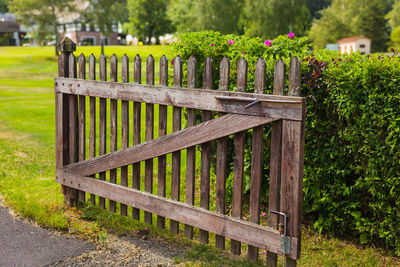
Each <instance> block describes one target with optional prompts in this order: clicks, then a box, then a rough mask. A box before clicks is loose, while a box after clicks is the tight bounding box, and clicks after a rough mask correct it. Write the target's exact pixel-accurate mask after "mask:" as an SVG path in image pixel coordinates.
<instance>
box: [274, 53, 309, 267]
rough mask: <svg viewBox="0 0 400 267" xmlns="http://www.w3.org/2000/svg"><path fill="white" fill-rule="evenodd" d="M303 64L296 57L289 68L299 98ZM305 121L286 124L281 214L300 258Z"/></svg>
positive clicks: (289, 263) (292, 90) (291, 261)
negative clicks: (286, 217)
mask: <svg viewBox="0 0 400 267" xmlns="http://www.w3.org/2000/svg"><path fill="white" fill-rule="evenodd" d="M300 88H301V72H300V61H299V59H298V58H297V57H293V58H292V59H291V61H290V67H289V95H292V96H300ZM303 112H304V113H303V120H302V121H290V120H283V123H282V163H281V164H282V165H281V166H282V169H281V179H282V180H281V203H280V206H281V207H280V208H281V212H283V213H285V214H287V215H288V227H287V235H288V236H290V237H294V238H297V239H298V244H297V253H296V254H297V255H298V256H300V246H301V244H300V240H301V208H302V202H303V164H304V136H305V134H304V128H305V124H304V118H305V107H304V108H303ZM286 266H288V267H295V266H297V261H296V260H294V259H290V258H288V257H286Z"/></svg>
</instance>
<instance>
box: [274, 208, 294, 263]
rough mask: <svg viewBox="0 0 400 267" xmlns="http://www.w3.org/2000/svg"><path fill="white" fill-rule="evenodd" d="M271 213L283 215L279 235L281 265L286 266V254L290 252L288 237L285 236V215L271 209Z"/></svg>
mask: <svg viewBox="0 0 400 267" xmlns="http://www.w3.org/2000/svg"><path fill="white" fill-rule="evenodd" d="M271 213H274V214H277V215H280V216H283V235H281V252H282V253H283V266H284V267H286V257H285V255H286V254H290V238H289V237H288V236H286V229H287V215H286V214H285V213H283V212H280V211H277V210H271Z"/></svg>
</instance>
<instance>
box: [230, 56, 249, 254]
mask: <svg viewBox="0 0 400 267" xmlns="http://www.w3.org/2000/svg"><path fill="white" fill-rule="evenodd" d="M237 73H238V74H237V90H238V91H239V92H246V87H247V61H246V59H245V58H242V59H241V60H240V61H239V63H238V70H237ZM245 137H246V132H239V133H236V134H235V136H234V142H235V157H234V159H233V166H234V167H233V171H234V173H233V174H234V175H233V192H232V216H233V217H237V218H241V217H242V196H243V174H244V145H245ZM231 252H232V253H233V254H237V255H240V252H241V244H240V242H237V241H235V240H231Z"/></svg>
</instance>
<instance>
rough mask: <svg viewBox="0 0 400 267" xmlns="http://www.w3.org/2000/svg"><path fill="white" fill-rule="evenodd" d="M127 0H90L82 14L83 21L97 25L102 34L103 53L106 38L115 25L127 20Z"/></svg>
mask: <svg viewBox="0 0 400 267" xmlns="http://www.w3.org/2000/svg"><path fill="white" fill-rule="evenodd" d="M127 19H128V16H127V14H126V0H116V1H114V0H90V1H89V6H88V7H87V8H86V10H85V12H84V13H83V14H82V15H81V18H80V22H81V23H85V24H86V23H89V24H91V25H93V26H97V27H98V28H99V31H100V33H101V35H102V37H101V54H104V38H103V36H107V37H108V36H110V34H111V33H112V32H113V26H114V27H116V26H117V25H118V23H121V24H122V23H124V22H125V21H127Z"/></svg>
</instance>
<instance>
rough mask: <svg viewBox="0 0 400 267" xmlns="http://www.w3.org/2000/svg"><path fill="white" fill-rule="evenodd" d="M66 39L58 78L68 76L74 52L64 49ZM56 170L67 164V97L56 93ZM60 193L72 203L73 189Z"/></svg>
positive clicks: (62, 186)
mask: <svg viewBox="0 0 400 267" xmlns="http://www.w3.org/2000/svg"><path fill="white" fill-rule="evenodd" d="M67 41H68V40H67V39H63V40H62V41H61V50H62V53H61V55H60V57H59V58H58V77H63V78H64V77H65V78H67V77H68V76H69V54H70V53H72V52H73V51H74V49H73V47H72V46H71V47H70V48H71V49H65V48H64V45H63V44H64V43H65V42H67ZM56 111H57V115H56V118H57V119H56V133H57V137H58V138H57V140H56V168H57V169H62V168H63V166H65V165H67V164H68V163H69V158H68V157H69V136H68V135H69V129H68V126H69V95H68V94H62V93H57V94H56ZM61 192H62V193H63V194H64V202H65V203H73V202H74V200H73V199H72V197H73V195H74V189H73V188H70V187H67V186H65V185H61Z"/></svg>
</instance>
